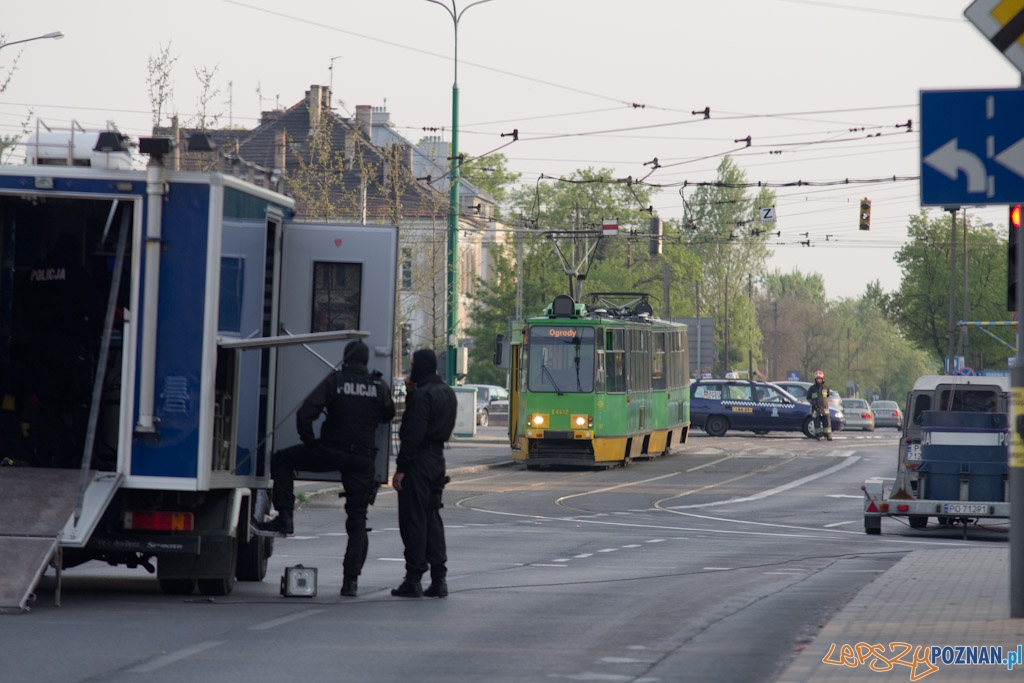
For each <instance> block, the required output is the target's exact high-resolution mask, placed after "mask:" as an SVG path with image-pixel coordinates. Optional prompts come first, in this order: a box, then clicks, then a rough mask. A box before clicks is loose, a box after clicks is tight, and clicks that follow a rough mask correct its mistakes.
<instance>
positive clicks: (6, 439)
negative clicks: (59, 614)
mask: <svg viewBox="0 0 1024 683" xmlns="http://www.w3.org/2000/svg"><path fill="white" fill-rule="evenodd" d="M100 138H103V136H100ZM125 141H126V138H124V136H120V135H119V134H118V135H117V136H116V137H115V138H114V139H113V140H111V138H110V136H109V135H108V136H107V138H106V143H107V146H106V147H103V143H101V142H100V141H97V142H96V143H95V148H94V149H93V150H89V151H90V152H91V153H93V155H94V157H95V155H96V153H97V152H99V153H100V154H99V156H100V157H101V159H102V160H103V162H104V163H99V164H97V163H96V162H95V159H94V160H93V162H82V163H83V164H85V165H79V162H78V160H77V159H76V158H75V156H74V155H75V150H76V147H77V145H76V144H70V143H69V144H67V145H66V148H67V160H66V162H62V159H60V158H58V159H56V160H55V159H54V158H52V157H47V156H46V155H45V154H41V153H40V154H34V155H30V157H29V160H28V161H29V163H27V164H24V165H17V166H0V465H2V466H0V611H5V612H23V611H26V610H27V609H28V605H29V603H30V602H31V600H32V599H33V594H34V591H35V588H36V586H37V585H38V582H39V580H40V579H41V577H42V576H43V575H44V573H45V572H46V571H47V569H48V568H50V567H52V568H54V570H55V572H56V600H57V602H58V604H59V601H60V586H61V572H62V571H63V570H64V569H67V568H70V567H74V566H76V565H79V564H82V563H84V562H88V561H91V560H99V561H103V562H107V563H110V564H113V565H124V566H127V567H143V568H145V569H146V570H148V571H149V572H151V573H155V575H156V579H157V580H158V581H159V586H160V588H161V589H162V590H163V591H164V592H165V593H169V594H178V595H180V594H189V593H192V592H193V591H194V590H196V589H198V590H199V592H200V593H202V594H203V595H226V594H228V593H230V592H231V590H232V588H233V586H234V584H235V581H236V580H242V581H260V580H262V579H263V578H264V576H265V574H266V571H267V559H268V558H269V557H270V555H271V553H272V552H273V537H272V536H270V535H268V534H266V533H265V532H263V533H261V532H258V530H257V529H256V524H257V523H259V522H260V521H262V520H263V519H264V518H265V515H266V513H267V512H268V509H269V505H270V504H269V495H268V493H269V489H270V487H271V485H272V482H271V479H270V463H269V458H270V454H271V453H272V452H273V451H274V450H275V449H279V448H283V447H287V446H289V445H292V444H295V443H298V441H299V438H298V434H297V433H296V431H295V419H294V412H295V410H296V409H297V408H298V406H299V405H300V404H301V402H302V400H303V399H304V398H305V396H306V395H307V394H308V393H309V392H310V391H311V390H312V389H313V388H314V387H315V386H316V385H317V384H318V383H319V382H320V381H321V380H322V379H323V378H324V377H326V376H327V375H328V373H330V372H331V371H332V369H333V368H334V367H336V366H337V365H338V364H340V362H341V359H342V352H343V348H344V345H345V344H346V343H347V340H350V339H355V338H361V339H364V340H365V341H366V343H367V345H368V346H369V347H370V350H371V357H370V362H369V367H370V369H371V370H376V371H379V372H381V373H382V374H383V375H385V376H387V377H390V376H391V374H392V367H393V338H394V329H395V318H394V315H395V283H396V275H397V257H398V228H397V226H365V225H351V224H326V223H316V224H313V223H303V222H299V221H295V220H294V214H295V204H294V201H293V200H292V199H291V198H289V197H287V196H285V195H284V194H282V193H280V192H277V191H275V189H274V188H273V187H271V184H272V182H273V181H274V179H273V178H272V177H271V174H270V173H267V174H265V175H264V183H263V185H258V184H255V183H253V182H248V181H246V180H243V179H240V178H237V177H234V176H232V175H227V174H224V173H220V172H203V173H200V172H180V171H172V170H168V168H167V167H166V166H167V165H168V164H166V160H167V159H168V158H169V153H170V152H171V150H172V149H173V143H171V142H170V141H169V140H166V139H161V138H150V139H143V140H141V141H140V151H141V152H142V153H143V154H146V155H148V157H149V162H148V165H147V166H146V168H145V169H144V170H142V169H133V168H131V167H130V163H129V164H125V163H109V162H110V158H111V156H112V155H114V156H115V157H116V158H115V159H114V161H115V162H117V161H118V159H120V160H121V161H122V162H123V160H124V154H123V149H122V150H120V151H116V150H115V151H114V152H111V148H112V147H118V145H120V144H121V143H124V142H125ZM121 146H122V147H123V145H121ZM128 156H129V158H130V154H129V155H128ZM68 162H69V163H68ZM377 437H378V438H377V446H378V452H377V460H376V466H377V471H376V477H375V480H376V483H377V484H378V485H380V484H382V483H384V482H386V481H387V478H388V472H387V470H388V460H389V456H390V455H391V451H390V449H391V439H390V429H389V426H387V425H381V427H380V429H379V431H378V435H377ZM299 476H301V477H303V478H309V479H325V478H326V479H336V480H337V481H340V474H338V475H337V476H336V477H335V476H333V475H330V474H328V475H326V476H325V475H323V474H317V475H303V473H299Z"/></svg>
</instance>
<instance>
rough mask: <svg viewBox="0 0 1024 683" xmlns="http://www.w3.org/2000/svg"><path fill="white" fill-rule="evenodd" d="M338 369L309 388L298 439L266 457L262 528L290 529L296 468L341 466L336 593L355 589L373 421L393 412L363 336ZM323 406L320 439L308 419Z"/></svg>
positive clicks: (362, 552)
mask: <svg viewBox="0 0 1024 683" xmlns="http://www.w3.org/2000/svg"><path fill="white" fill-rule="evenodd" d="M343 358H344V359H343V361H342V367H341V370H337V371H335V372H333V373H331V375H330V376H328V377H327V379H325V380H324V381H323V382H321V383H320V385H319V386H318V387H317V388H316V389H314V390H313V393H311V394H310V395H309V396H308V397H307V398H306V400H305V401H304V402H303V404H302V407H301V408H299V412H298V414H297V416H296V426H297V428H298V431H299V438H301V439H302V443H301V444H298V445H295V446H292V447H290V448H285V449H283V450H280V451H277V452H276V453H274V455H273V456H272V457H271V460H270V473H271V476H272V477H273V478H274V491H273V501H274V508H276V509H277V512H278V516H277V517H276V518H275V519H274V520H272V521H271V522H270V523H268V524H266V525H264V527H263V528H264V529H267V530H269V531H276V532H279V533H283V534H290V533H293V532H294V528H293V521H292V513H293V511H294V509H295V498H294V495H293V491H294V481H295V470H300V471H308V472H331V471H335V470H338V471H340V472H341V482H342V484H343V485H344V487H345V512H346V515H347V518H346V520H345V531H346V532H348V545H347V547H346V548H345V560H344V564H343V566H344V572H345V576H344V581H343V582H342V586H341V594H342V595H347V596H354V595H356V591H357V589H358V577H359V574H360V572H361V571H362V568H363V563H364V562H365V561H366V550H367V545H368V541H367V538H366V508H367V507H368V506H369V504H370V499H371V497H372V495H373V473H374V459H375V454H376V452H377V448H376V446H375V439H374V437H375V434H376V431H377V425H378V424H380V423H382V422H390V421H391V419H392V418H393V417H394V416H395V404H394V402H393V401H392V399H391V389H390V387H388V385H387V383H385V382H384V381H383V380H382V379H381V377H380V373H376V372H375V373H373V374H371V373H370V372H369V371H368V370H367V367H366V363H367V362H368V361H369V359H370V350H369V348H367V346H366V344H364V343H363V342H362V341H359V340H356V341H353V342H349V344H348V345H347V346H346V347H345V354H344V357H343ZM324 411H326V413H327V416H326V418H325V419H324V423H323V427H322V428H321V430H320V440H319V441H318V440H317V439H316V438H315V437H314V435H313V422H314V421H316V419H317V418H319V417H320V415H321V413H323V412H324Z"/></svg>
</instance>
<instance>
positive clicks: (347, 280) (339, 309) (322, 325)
mask: <svg viewBox="0 0 1024 683" xmlns="http://www.w3.org/2000/svg"><path fill="white" fill-rule="evenodd" d="M362 298H363V266H362V264H360V263H324V262H316V263H314V264H313V320H312V322H311V323H310V326H309V329H310V332H331V331H333V330H358V329H359V302H360V301H362Z"/></svg>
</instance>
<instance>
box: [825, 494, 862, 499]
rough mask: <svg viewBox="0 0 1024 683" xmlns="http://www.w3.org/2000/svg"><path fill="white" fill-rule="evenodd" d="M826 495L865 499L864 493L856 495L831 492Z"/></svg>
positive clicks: (829, 496)
mask: <svg viewBox="0 0 1024 683" xmlns="http://www.w3.org/2000/svg"><path fill="white" fill-rule="evenodd" d="M825 497H826V498H856V499H857V500H863V499H864V496H863V495H860V496H855V495H853V494H852V493H830V494H828V495H827V496H825Z"/></svg>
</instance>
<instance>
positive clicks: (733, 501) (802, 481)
mask: <svg viewBox="0 0 1024 683" xmlns="http://www.w3.org/2000/svg"><path fill="white" fill-rule="evenodd" d="M858 460H860V458H859V457H853V458H846V459H845V460H843V461H842V462H841V463H839V464H838V465H833V466H832V467H829V468H828V469H825V470H822V471H821V472H817V473H815V474H809V475H807V476H806V477H801V478H800V479H794V480H793V481H791V482H789V483H788V484H783V485H782V486H776V487H775V488H773V489H768V490H767V491H761V493H755V494H754V495H752V496H746V497H744V498H733V499H731V500H717V501H715V502H713V503H699V504H695V505H673V506H672V507H667V508H662V509H663V510H668V511H669V512H672V511H673V510H692V509H694V508H706V507H715V506H718V505H734V504H736V503H749V502H751V501H755V500H761V499H763V498H768V497H769V496H774V495H776V494H779V493H782V492H784V491H788V490H790V489H795V488H796V487H797V486H803V485H804V484H807V483H809V482H812V481H814V480H815V479H821V478H822V477H827V476H828V475H830V474H834V473H836V472H838V471H839V470H841V469H844V468H846V467H849V466H850V465H852V464H853V463H855V462H857V461H858Z"/></svg>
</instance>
